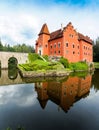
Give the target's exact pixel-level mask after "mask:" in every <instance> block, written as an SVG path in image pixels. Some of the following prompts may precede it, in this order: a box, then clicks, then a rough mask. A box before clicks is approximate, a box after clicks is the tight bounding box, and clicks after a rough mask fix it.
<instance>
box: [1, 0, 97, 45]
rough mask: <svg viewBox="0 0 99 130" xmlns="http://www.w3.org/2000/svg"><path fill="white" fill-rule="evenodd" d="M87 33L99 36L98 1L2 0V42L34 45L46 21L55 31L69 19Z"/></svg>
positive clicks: (91, 35) (82, 31)
mask: <svg viewBox="0 0 99 130" xmlns="http://www.w3.org/2000/svg"><path fill="white" fill-rule="evenodd" d="M70 21H71V22H72V24H73V26H74V28H75V29H76V30H77V31H78V32H81V33H83V34H85V35H88V36H90V37H91V38H92V39H96V38H97V37H98V36H99V31H98V30H99V0H0V37H1V40H2V42H3V44H6V43H7V44H10V45H14V44H17V43H20V44H22V43H26V44H29V45H35V40H36V39H37V37H38V33H39V31H40V29H41V27H42V24H44V23H45V22H46V23H47V25H48V28H49V31H50V32H52V31H54V30H56V29H59V28H60V27H61V24H63V26H66V25H67V24H68V22H70Z"/></svg>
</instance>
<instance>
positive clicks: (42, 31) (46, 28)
mask: <svg viewBox="0 0 99 130" xmlns="http://www.w3.org/2000/svg"><path fill="white" fill-rule="evenodd" d="M41 34H47V35H50V33H49V30H48V27H47V24H46V23H45V24H43V26H42V28H41V31H40V33H39V35H41Z"/></svg>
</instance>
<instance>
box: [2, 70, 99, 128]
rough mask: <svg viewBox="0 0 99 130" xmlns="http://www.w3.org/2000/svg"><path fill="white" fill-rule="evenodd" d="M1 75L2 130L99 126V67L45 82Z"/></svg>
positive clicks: (9, 74) (3, 73) (15, 75)
mask: <svg viewBox="0 0 99 130" xmlns="http://www.w3.org/2000/svg"><path fill="white" fill-rule="evenodd" d="M0 76H1V77H0V130H6V128H7V127H10V128H12V130H16V129H17V128H18V127H19V126H20V127H23V128H24V130H99V91H98V90H99V70H96V71H95V72H94V74H93V75H92V74H87V75H86V76H85V75H84V74H83V73H77V74H74V73H73V74H71V75H70V76H68V77H61V78H53V79H50V78H47V80H48V81H47V80H46V79H43V81H42V82H41V81H40V79H36V80H34V79H22V78H21V77H20V75H19V74H18V72H16V71H14V74H13V73H12V72H11V71H7V70H2V71H1V73H0Z"/></svg>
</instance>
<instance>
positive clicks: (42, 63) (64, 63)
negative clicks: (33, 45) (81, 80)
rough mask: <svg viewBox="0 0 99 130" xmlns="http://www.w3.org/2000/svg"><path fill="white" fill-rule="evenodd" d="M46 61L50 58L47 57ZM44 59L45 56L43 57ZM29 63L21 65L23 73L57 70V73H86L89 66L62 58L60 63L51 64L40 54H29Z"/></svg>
mask: <svg viewBox="0 0 99 130" xmlns="http://www.w3.org/2000/svg"><path fill="white" fill-rule="evenodd" d="M45 57H46V59H47V58H48V57H47V56H45ZM43 58H44V56H43ZM28 59H29V62H28V63H26V64H19V65H18V67H19V69H21V70H23V71H46V70H57V71H61V70H62V71H64V70H65V71H67V70H68V71H71V70H72V71H81V70H83V71H86V70H88V65H87V64H86V63H85V62H76V63H69V62H68V60H67V59H65V58H63V57H62V58H61V59H60V61H59V62H51V61H50V62H49V61H48V60H44V59H42V58H41V57H40V56H39V55H38V54H29V55H28Z"/></svg>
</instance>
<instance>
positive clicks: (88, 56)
mask: <svg viewBox="0 0 99 130" xmlns="http://www.w3.org/2000/svg"><path fill="white" fill-rule="evenodd" d="M35 46H36V53H38V54H40V55H48V56H58V57H60V56H63V57H64V58H67V59H68V60H69V62H78V61H87V62H92V61H93V49H92V40H91V39H90V38H89V37H88V36H84V35H83V34H81V33H79V32H77V31H76V30H75V29H74V27H73V25H72V23H71V22H69V23H68V24H67V26H66V27H64V28H62V27H61V29H59V30H56V31H54V32H52V33H50V32H49V30H48V27H47V24H44V25H43V26H42V28H41V31H40V33H39V34H38V39H37V41H36V44H35Z"/></svg>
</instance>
